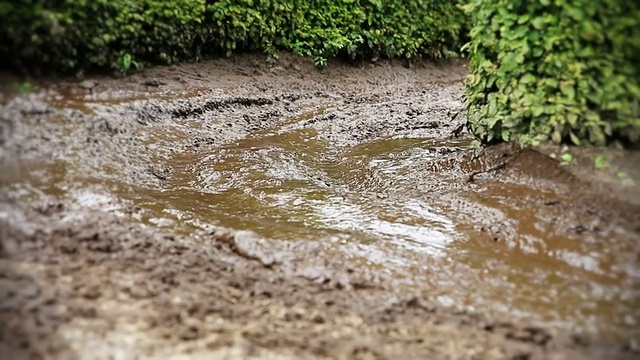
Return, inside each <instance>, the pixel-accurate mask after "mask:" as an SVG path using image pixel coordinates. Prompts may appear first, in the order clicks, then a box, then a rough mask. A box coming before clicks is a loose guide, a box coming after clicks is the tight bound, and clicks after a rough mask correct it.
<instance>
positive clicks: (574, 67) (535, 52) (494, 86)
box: [466, 0, 640, 145]
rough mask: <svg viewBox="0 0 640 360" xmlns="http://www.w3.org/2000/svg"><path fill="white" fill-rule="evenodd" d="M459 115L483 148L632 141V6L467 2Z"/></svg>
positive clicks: (638, 29) (571, 0)
mask: <svg viewBox="0 0 640 360" xmlns="http://www.w3.org/2000/svg"><path fill="white" fill-rule="evenodd" d="M466 10H467V11H468V13H469V14H470V15H471V17H472V20H473V24H474V26H473V29H472V30H471V34H470V35H471V38H472V41H471V43H470V44H469V50H470V54H471V59H470V61H471V62H470V66H469V71H470V75H469V79H468V80H469V81H468V87H467V109H468V116H469V121H470V124H471V130H472V132H473V133H474V134H476V135H477V136H478V137H480V138H481V139H482V140H484V141H485V142H489V143H491V142H494V141H510V140H519V141H522V142H524V143H533V144H535V143H537V142H540V141H543V140H547V139H552V140H553V141H554V142H556V143H560V142H567V143H574V144H578V145H579V144H584V143H591V144H595V145H604V144H607V143H610V142H611V140H621V141H622V142H623V143H625V142H626V143H627V144H629V143H631V144H636V145H637V144H638V142H639V141H638V140H639V138H640V74H639V73H638V68H639V67H640V2H638V1H628V0H537V1H525V0H492V1H487V0H470V1H469V4H468V5H466Z"/></svg>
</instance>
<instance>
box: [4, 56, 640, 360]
mask: <svg viewBox="0 0 640 360" xmlns="http://www.w3.org/2000/svg"><path fill="white" fill-rule="evenodd" d="M465 74H466V70H465V67H464V63H460V62H449V63H444V64H438V65H421V66H417V67H416V68H413V69H407V68H404V67H402V66H401V65H399V64H394V63H382V64H380V65H365V66H363V67H362V68H356V67H348V66H344V65H341V64H330V66H329V68H328V69H327V70H326V71H325V72H324V73H318V72H317V71H316V70H315V69H314V68H313V67H312V65H311V64H309V63H308V62H306V61H304V60H301V59H298V58H295V57H289V56H283V57H282V59H281V61H280V62H279V65H278V66H277V67H275V68H272V69H270V68H267V67H266V66H264V62H263V59H262V58H260V57H252V56H244V57H238V58H234V59H230V60H218V61H214V62H207V63H203V64H185V65H181V66H174V67H168V68H155V69H151V70H149V71H146V72H144V73H142V74H139V75H135V76H132V77H129V78H126V79H119V80H118V79H104V78H97V79H92V80H88V81H85V82H83V83H80V84H74V83H65V82H58V83H55V84H53V85H51V84H49V85H47V86H45V87H43V88H41V89H40V90H38V91H36V92H34V93H31V94H25V95H11V96H7V98H5V99H4V104H3V105H2V108H1V110H2V114H1V116H0V146H2V147H1V148H0V165H1V166H2V174H1V175H0V185H1V187H0V239H1V240H2V241H1V242H0V245H1V247H0V353H1V354H4V355H3V356H2V358H8V359H9V358H10V359H21V358H60V359H70V358H82V359H84V358H91V359H93V358H97V359H107V358H118V359H137V358H161V359H166V358H169V359H179V358H189V359H191V358H196V359H198V358H203V359H205V358H206V359H211V358H220V359H247V358H248V359H251V358H256V359H258V358H260V359H298V358H300V359H314V358H318V359H393V358H400V357H404V358H409V359H424V358H436V359H505V358H508V359H564V358H572V359H573V358H578V359H580V358H585V359H586V358H589V359H591V358H593V359H604V358H606V359H614V358H615V359H617V358H620V359H624V358H629V359H631V358H637V357H638V356H639V354H640V353H639V351H640V348H639V345H640V343H639V341H640V328H639V325H638V322H639V321H640V313H639V310H638V307H637V304H638V303H639V302H638V300H639V299H640V205H638V204H640V201H638V197H637V194H638V189H637V188H638V187H637V186H635V185H634V183H633V180H635V181H638V180H639V179H640V177H639V176H638V175H639V174H637V171H640V169H636V168H635V167H634V166H633V164H634V163H636V162H635V161H636V160H638V159H639V157H638V154H636V153H630V152H611V159H612V160H611V169H608V171H601V172H597V173H595V172H593V173H592V172H589V171H587V170H586V169H588V163H587V160H581V159H592V158H593V153H589V152H588V151H583V152H578V153H576V157H577V159H578V160H581V161H583V162H584V163H583V164H582V165H580V164H578V165H579V166H575V167H569V168H567V167H562V166H560V165H559V164H558V162H556V161H554V160H552V159H551V158H549V157H547V156H545V155H543V154H541V153H539V152H538V151H534V150H519V149H516V148H514V147H512V146H497V147H493V148H490V149H486V150H485V151H484V152H482V153H476V152H474V151H473V150H471V149H469V142H470V139H469V138H467V137H466V136H465V135H464V134H462V135H461V136H460V137H458V136H456V135H457V133H458V131H457V130H458V129H459V127H460V125H462V124H464V117H463V116H462V115H459V114H460V111H461V110H462V109H463V102H462V98H461V94H462V88H463V83H462V81H463V79H464V76H465ZM545 151H546V152H547V153H550V152H557V151H558V149H556V148H551V147H549V148H547V149H545ZM589 161H591V160H589ZM585 164H587V165H585ZM630 164H631V165H630ZM621 169H623V170H624V171H625V174H626V176H627V177H628V179H626V182H621V181H616V179H615V178H616V177H615V174H616V172H619V170H621Z"/></svg>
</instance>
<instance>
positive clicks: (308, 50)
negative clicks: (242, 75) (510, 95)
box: [0, 0, 466, 73]
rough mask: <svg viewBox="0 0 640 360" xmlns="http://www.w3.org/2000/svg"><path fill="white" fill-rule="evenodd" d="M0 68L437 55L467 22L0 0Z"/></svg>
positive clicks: (431, 0) (386, 6) (263, 5)
mask: <svg viewBox="0 0 640 360" xmlns="http://www.w3.org/2000/svg"><path fill="white" fill-rule="evenodd" d="M0 21H1V22H2V23H3V27H2V28H0V55H2V56H1V58H0V59H2V61H3V63H4V64H3V65H8V66H11V67H13V68H18V69H21V70H25V71H29V72H33V71H34V70H42V71H43V72H51V71H57V72H63V73H70V72H84V71H89V70H96V69H109V68H111V69H113V70H119V71H121V72H122V73H127V72H128V71H129V70H130V68H131V67H132V66H134V67H138V66H142V65H143V64H169V63H173V62H176V61H178V60H188V59H200V58H202V57H203V56H211V55H217V54H222V55H226V56H230V55H231V54H232V53H234V52H236V51H263V52H265V53H266V54H268V55H269V56H270V58H271V59H275V56H276V55H275V54H276V50H277V49H281V50H287V51H293V52H295V53H297V54H300V55H304V56H309V57H312V58H313V59H314V62H315V63H316V65H318V66H319V67H323V66H325V65H326V60H327V59H328V58H330V57H335V56H345V57H348V58H350V59H356V58H358V57H360V58H369V59H371V58H377V57H381V56H385V57H403V58H407V59H413V58H418V57H422V56H426V57H432V58H433V57H443V56H449V55H451V54H452V53H455V52H457V49H459V47H460V45H461V44H462V41H463V37H464V34H465V33H466V30H465V29H466V28H465V24H466V18H465V16H464V14H463V13H462V11H460V10H459V9H458V8H457V7H456V2H455V1H442V0H411V1H403V0H386V1H383V0H313V1H305V0H279V1H278V0H217V1H216V0H167V1H164V0H23V1H9V0H0Z"/></svg>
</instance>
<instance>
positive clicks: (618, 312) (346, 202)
mask: <svg viewBox="0 0 640 360" xmlns="http://www.w3.org/2000/svg"><path fill="white" fill-rule="evenodd" d="M162 99H165V98H162ZM138 100H139V99H138ZM51 105H52V106H58V107H70V106H73V107H76V108H77V109H79V110H81V111H88V112H90V111H91V106H90V104H89V105H87V104H84V105H83V104H82V103H81V102H78V101H77V100H74V102H70V101H67V102H64V101H62V100H61V99H54V100H52V101H51ZM108 105H109V104H106V105H105V104H104V103H102V104H100V106H108ZM326 111H327V108H326V107H322V106H317V107H315V108H313V109H310V110H309V111H307V112H303V113H301V114H299V115H296V116H292V117H291V118H290V119H289V120H287V121H284V122H283V123H281V124H280V125H278V126H276V127H270V128H268V129H266V130H260V131H256V132H253V133H252V134H250V135H248V136H246V137H243V138H240V139H239V140H237V141H232V142H229V143H227V144H224V145H222V146H217V147H213V148H211V149H209V150H206V151H199V150H191V151H188V150H185V151H175V152H173V153H172V155H171V156H169V157H164V158H162V157H158V158H157V159H155V161H156V162H157V164H155V165H158V166H159V167H160V168H163V169H167V172H166V173H162V174H158V175H157V176H158V177H161V178H162V186H161V187H151V186H145V185H132V184H130V183H125V182H122V183H119V182H117V181H114V180H113V179H108V180H107V179H103V178H101V177H99V176H95V177H94V176H89V175H87V174H83V173H82V171H75V170H74V165H73V164H74V161H82V160H74V159H73V158H68V159H67V161H57V162H53V163H49V162H44V163H37V162H36V163H33V164H30V163H21V164H17V165H15V167H14V168H15V169H19V171H17V172H12V173H11V175H10V176H7V174H8V173H6V172H5V176H4V181H3V182H4V186H7V187H11V188H13V189H18V190H19V191H23V192H24V193H25V196H28V195H29V194H31V195H32V196H34V195H33V194H34V193H38V192H44V193H46V194H48V195H53V196H58V197H65V196H66V197H68V198H73V199H74V201H75V202H76V203H77V204H78V206H80V207H82V206H87V207H91V206H97V207H102V208H112V209H114V210H117V209H118V206H119V204H122V203H123V202H129V203H133V204H135V205H137V206H140V207H142V208H144V209H147V210H150V211H151V212H152V213H153V214H154V215H153V216H150V217H149V216H147V217H142V218H141V221H144V222H146V223H149V224H153V225H154V226H158V227H162V228H168V229H172V230H173V231H176V232H178V233H186V234H188V233H190V232H192V231H194V230H195V229H199V228H207V227H209V226H222V227H226V228H230V229H237V230H251V231H254V232H256V233H257V234H259V235H260V236H263V237H266V238H270V239H274V241H304V240H314V241H322V242H324V243H325V244H327V248H333V249H334V250H335V251H340V252H343V253H347V254H352V255H353V261H354V263H355V264H362V263H364V264H370V265H371V266H374V268H375V269H377V271H380V272H382V273H385V274H387V275H390V276H391V277H392V278H394V279H396V280H395V281H397V284H396V285H397V287H398V289H400V290H399V291H407V292H412V293H416V292H417V293H420V294H421V295H422V296H424V297H425V298H428V299H432V300H434V301H437V302H439V303H441V304H442V305H445V306H455V307H459V308H462V309H466V310H468V311H472V312H481V313H486V314H493V315H496V316H505V315H508V316H512V317H513V318H514V319H522V320H528V321H533V322H535V323H539V324H545V325H553V326H558V327H563V328H570V329H572V330H574V331H579V332H589V333H595V334H599V336H602V337H605V338H613V339H628V338H634V337H637V336H638V335H639V334H640V333H639V332H638V323H637V322H638V321H640V312H639V311H640V310H639V309H638V307H637V304H638V299H639V291H640V289H638V288H637V286H635V285H633V284H635V282H633V279H634V278H637V277H639V276H640V269H638V267H637V263H634V262H632V261H630V260H628V259H629V258H628V257H627V256H624V254H630V253H633V252H634V251H636V250H637V249H635V248H634V246H635V245H634V244H633V243H629V242H628V243H618V242H617V239H618V235H619V234H618V233H616V231H615V229H614V230H613V231H610V232H609V233H604V234H598V235H597V236H595V237H594V236H593V235H587V234H584V236H582V235H580V236H574V237H567V236H566V235H565V234H561V233H558V232H557V231H556V230H555V225H554V224H555V223H557V222H561V221H562V218H563V216H564V215H563V212H562V209H556V208H553V207H552V206H550V207H549V208H545V209H533V208H531V207H530V204H529V203H528V202H527V199H528V198H531V197H535V198H539V197H543V198H547V197H548V199H549V201H550V202H553V201H569V202H570V201H571V193H570V191H569V192H563V191H561V190H557V189H562V186H559V187H558V188H556V187H551V188H545V187H544V186H538V187H536V184H539V183H526V182H524V183H523V182H518V181H498V180H487V181H485V182H483V183H482V185H481V186H477V187H475V188H474V187H468V186H466V185H465V186H463V185H462V184H463V183H464V182H465V176H464V174H465V172H468V171H469V169H473V168H474V167H475V166H477V164H475V165H474V164H473V162H472V161H470V160H469V159H470V155H469V154H470V153H471V150H470V149H469V147H468V146H469V143H468V141H466V140H465V141H462V140H461V141H458V140H443V139H440V138H426V137H420V136H417V137H402V136H400V137H397V136H396V137H382V138H379V139H377V140H373V141H368V142H364V143H361V144H359V145H357V146H353V147H349V146H336V144H333V143H332V142H331V141H328V140H326V139H324V138H322V137H321V136H319V133H318V131H319V130H317V129H316V128H314V127H313V126H309V125H307V124H308V123H309V120H312V119H315V118H316V117H319V116H321V115H323V114H324V113H325V112H326ZM200 126H202V124H200V123H199V122H197V121H193V120H189V121H187V120H185V121H183V122H182V123H180V124H175V125H174V126H172V127H170V128H169V130H168V128H167V127H166V126H157V127H153V126H149V127H144V128H141V129H140V130H139V131H140V133H139V135H140V136H142V137H143V138H144V139H145V145H147V146H150V149H153V146H154V145H157V146H159V147H162V146H165V145H162V144H161V142H162V141H164V142H167V141H169V142H171V141H173V142H186V141H188V140H189V130H194V129H198V127H200ZM112 165H113V169H114V170H113V171H114V172H117V171H118V167H119V166H121V164H112ZM501 226H502V227H504V231H503V232H502V233H501V234H502V235H501V237H500V239H497V238H496V237H495V235H493V234H495V231H493V232H491V231H487V229H486V228H491V227H497V228H500V227H501ZM498 232H499V231H498ZM620 232H624V230H620ZM589 236H591V237H589Z"/></svg>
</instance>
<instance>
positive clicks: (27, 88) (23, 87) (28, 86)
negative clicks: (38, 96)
mask: <svg viewBox="0 0 640 360" xmlns="http://www.w3.org/2000/svg"><path fill="white" fill-rule="evenodd" d="M14 87H15V89H16V91H17V92H19V93H21V94H25V93H29V92H32V91H33V89H34V86H33V84H32V83H30V82H28V81H25V82H22V83H19V84H14Z"/></svg>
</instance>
